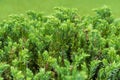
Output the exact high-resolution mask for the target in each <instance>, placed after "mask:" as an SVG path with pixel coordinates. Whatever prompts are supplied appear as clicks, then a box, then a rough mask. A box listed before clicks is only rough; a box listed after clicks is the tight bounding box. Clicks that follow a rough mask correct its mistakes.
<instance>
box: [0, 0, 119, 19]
mask: <svg viewBox="0 0 120 80" xmlns="http://www.w3.org/2000/svg"><path fill="white" fill-rule="evenodd" d="M104 5H107V6H108V7H110V8H111V9H112V12H113V15H114V16H115V17H120V9H119V8H120V0H0V20H1V19H4V18H6V17H7V16H8V15H10V14H20V13H25V12H26V11H28V10H34V11H40V12H44V13H45V14H51V12H53V8H54V7H67V8H77V9H78V10H79V13H80V15H88V14H89V15H94V13H93V12H92V9H93V8H99V7H102V6H104Z"/></svg>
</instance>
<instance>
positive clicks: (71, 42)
mask: <svg viewBox="0 0 120 80" xmlns="http://www.w3.org/2000/svg"><path fill="white" fill-rule="evenodd" d="M95 12H96V15H95V16H84V17H80V16H79V14H78V11H77V10H76V9H67V8H55V12H54V13H53V14H52V15H51V16H44V14H42V13H36V12H34V11H28V12H27V16H26V15H25V16H24V15H12V16H10V17H9V19H7V20H4V21H2V22H1V23H0V29H1V30H0V80H119V79H120V42H119V40H120V33H119V29H120V22H119V21H116V20H115V19H114V18H113V16H112V13H111V11H110V9H109V8H107V7H103V8H100V9H96V10H95Z"/></svg>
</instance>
